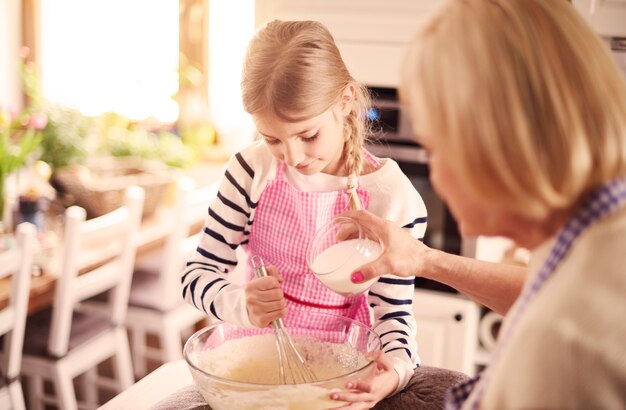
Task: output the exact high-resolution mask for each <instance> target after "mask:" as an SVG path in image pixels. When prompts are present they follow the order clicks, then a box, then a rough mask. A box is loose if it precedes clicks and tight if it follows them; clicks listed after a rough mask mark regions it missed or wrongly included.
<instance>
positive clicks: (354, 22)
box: [255, 0, 441, 87]
mask: <svg viewBox="0 0 626 410" xmlns="http://www.w3.org/2000/svg"><path fill="white" fill-rule="evenodd" d="M440 3H441V0H387V1H380V0H341V1H336V0H316V1H311V0H256V3H255V6H256V12H255V14H256V24H257V26H260V25H262V24H264V23H265V22H267V21H270V20H273V19H279V20H317V21H319V22H321V23H323V24H324V25H325V26H326V27H328V29H329V30H330V32H331V33H332V35H333V37H334V38H335V42H336V43H337V47H338V48H339V51H340V52H341V55H342V57H343V59H344V61H345V63H346V65H347V66H348V70H350V73H351V74H352V75H353V76H354V77H355V78H356V79H357V80H358V81H360V82H362V83H364V84H367V85H374V86H380V87H397V85H398V82H399V73H400V66H401V64H402V59H403V58H404V52H405V50H406V46H407V44H408V43H409V42H410V41H411V39H412V38H413V36H414V34H415V32H416V30H417V27H418V24H419V22H420V21H421V20H423V19H424V18H425V17H426V16H427V15H428V14H429V13H430V12H432V10H433V9H434V8H436V7H437V6H438V5H439V4H440Z"/></svg>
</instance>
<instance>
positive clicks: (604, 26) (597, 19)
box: [572, 0, 626, 37]
mask: <svg viewBox="0 0 626 410" xmlns="http://www.w3.org/2000/svg"><path fill="white" fill-rule="evenodd" d="M572 3H573V4H574V7H576V9H577V10H578V11H579V12H580V13H581V14H582V15H583V16H584V17H585V18H586V19H587V21H589V23H591V25H592V26H593V28H594V29H595V30H596V32H597V33H598V34H600V35H601V36H604V37H626V0H573V1H572Z"/></svg>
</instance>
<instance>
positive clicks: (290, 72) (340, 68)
mask: <svg viewBox="0 0 626 410" xmlns="http://www.w3.org/2000/svg"><path fill="white" fill-rule="evenodd" d="M349 85H352V86H354V88H355V98H354V101H353V102H352V111H351V112H350V114H349V115H348V116H347V117H346V119H345V121H344V135H343V136H344V139H345V144H344V160H345V165H346V171H347V173H348V174H350V173H356V174H357V175H358V174H359V171H360V170H361V165H362V158H361V148H362V147H363V144H364V142H365V139H366V136H367V135H368V123H367V110H368V109H369V106H370V97H369V93H368V91H367V89H366V88H365V87H364V86H362V85H360V84H358V83H357V82H356V81H355V80H354V79H353V78H352V76H351V75H350V73H349V72H348V69H347V68H346V65H345V63H344V61H343V60H342V58H341V54H340V53H339V50H338V49H337V46H336V44H335V41H334V39H333V37H332V35H331V34H330V32H329V31H328V29H327V28H326V27H324V26H323V25H322V24H321V23H319V22H316V21H278V20H275V21H272V22H270V23H268V24H267V25H266V26H265V27H263V28H262V29H261V30H259V31H258V32H257V33H256V35H255V36H254V38H253V39H252V40H251V41H250V44H249V46H248V50H247V53H246V57H245V60H244V65H243V73H242V79H241V90H242V98H243V106H244V109H245V110H246V111H247V112H248V113H250V114H254V113H259V112H264V111H267V112H271V113H273V114H275V115H276V116H277V117H279V118H281V119H284V120H285V121H293V122H295V121H302V120H306V119H309V118H312V117H315V116H317V115H320V114H322V113H323V112H325V111H326V110H328V109H329V108H331V107H332V106H333V105H334V104H337V103H339V102H340V101H341V97H342V95H343V91H344V89H345V88H346V87H347V86H349ZM338 120H339V119H338Z"/></svg>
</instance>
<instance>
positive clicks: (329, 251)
mask: <svg viewBox="0 0 626 410" xmlns="http://www.w3.org/2000/svg"><path fill="white" fill-rule="evenodd" d="M381 252H382V247H381V244H380V242H379V240H378V238H377V237H376V236H375V235H373V234H372V233H371V232H369V231H368V230H366V229H365V228H364V227H363V226H361V225H360V224H359V223H358V222H357V221H355V220H354V219H352V218H348V217H339V218H335V219H334V220H332V221H330V222H328V223H327V224H326V225H324V226H322V227H321V228H320V229H318V230H317V232H316V233H315V236H314V237H313V240H312V241H311V244H310V246H309V249H308V252H307V265H308V267H309V269H310V270H311V271H312V272H313V274H315V276H316V277H317V278H318V279H319V280H320V281H321V282H322V283H323V284H324V285H326V287H327V288H329V289H330V290H332V291H334V292H336V293H339V294H341V295H345V296H353V295H358V294H360V293H363V292H365V291H366V290H368V289H369V288H370V286H371V285H372V283H374V282H375V281H376V279H377V278H373V279H370V280H368V281H365V282H361V283H352V280H351V276H352V272H353V271H354V270H355V269H357V268H358V267H360V266H363V265H365V264H366V263H368V262H371V261H373V260H374V259H376V258H378V257H379V256H380V254H381Z"/></svg>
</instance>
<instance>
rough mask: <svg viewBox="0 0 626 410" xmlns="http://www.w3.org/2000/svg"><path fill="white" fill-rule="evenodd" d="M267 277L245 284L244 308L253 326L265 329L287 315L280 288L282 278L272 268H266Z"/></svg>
mask: <svg viewBox="0 0 626 410" xmlns="http://www.w3.org/2000/svg"><path fill="white" fill-rule="evenodd" d="M266 268H267V273H268V276H266V277H263V278H254V279H252V280H251V281H250V282H248V283H246V286H245V288H244V290H245V292H246V306H247V309H248V316H249V317H250V321H251V322H252V324H253V325H254V326H257V327H265V326H267V325H269V324H270V322H272V321H274V320H276V319H279V318H282V317H284V316H285V315H286V314H287V305H286V303H285V298H284V296H283V290H282V289H281V287H280V284H281V282H282V281H283V278H282V276H281V275H280V273H279V272H278V270H277V269H276V268H275V267H274V266H267V267H266Z"/></svg>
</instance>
